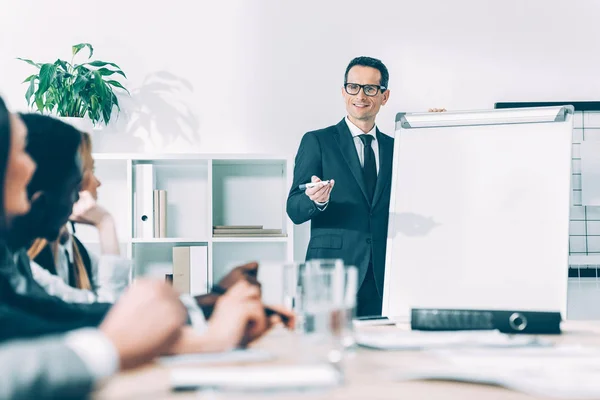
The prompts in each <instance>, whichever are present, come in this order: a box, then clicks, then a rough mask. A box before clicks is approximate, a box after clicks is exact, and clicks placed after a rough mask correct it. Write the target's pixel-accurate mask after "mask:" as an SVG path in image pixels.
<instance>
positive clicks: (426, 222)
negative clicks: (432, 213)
mask: <svg viewBox="0 0 600 400" xmlns="http://www.w3.org/2000/svg"><path fill="white" fill-rule="evenodd" d="M390 224H392V226H393V230H394V231H393V232H391V236H392V237H396V235H397V234H398V233H402V234H404V235H405V236H427V235H429V233H430V232H431V231H432V230H433V229H434V228H436V227H438V226H441V225H442V224H440V223H438V222H435V221H434V219H433V217H425V216H423V215H419V214H414V213H390Z"/></svg>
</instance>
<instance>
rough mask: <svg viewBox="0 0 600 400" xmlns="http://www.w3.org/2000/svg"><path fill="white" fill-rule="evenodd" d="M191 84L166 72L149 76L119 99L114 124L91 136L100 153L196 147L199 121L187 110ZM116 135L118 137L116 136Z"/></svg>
mask: <svg viewBox="0 0 600 400" xmlns="http://www.w3.org/2000/svg"><path fill="white" fill-rule="evenodd" d="M193 92H194V88H193V86H192V84H191V83H190V82H189V81H187V80H185V79H183V78H180V77H178V76H176V75H174V74H172V73H170V72H167V71H158V72H154V73H152V74H150V75H148V76H147V77H146V78H145V79H144V81H143V83H142V84H141V85H140V87H138V88H135V89H133V90H132V91H131V97H129V96H122V97H120V98H119V103H120V105H121V113H120V114H119V116H118V118H117V119H116V120H115V123H114V124H111V125H110V126H109V127H105V128H104V129H103V130H102V132H101V133H98V134H96V135H95V137H94V147H95V149H94V150H95V151H99V152H177V151H181V150H182V149H183V151H186V152H189V151H190V150H194V149H196V148H198V147H199V144H200V135H199V128H200V121H199V119H198V116H197V115H196V114H195V113H194V112H193V111H192V109H191V107H190V103H191V97H192V95H193ZM117 136H118V137H117Z"/></svg>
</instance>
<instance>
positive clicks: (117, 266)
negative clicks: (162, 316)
mask: <svg viewBox="0 0 600 400" xmlns="http://www.w3.org/2000/svg"><path fill="white" fill-rule="evenodd" d="M88 255H89V257H90V262H91V271H92V276H90V283H91V285H92V290H91V291H90V290H81V289H77V288H73V287H71V286H69V262H70V263H71V265H72V264H73V240H72V239H71V238H69V239H68V240H67V241H66V242H65V243H64V244H61V245H59V246H58V254H57V255H56V273H57V275H58V276H57V275H53V274H51V273H50V272H48V271H47V270H46V269H44V268H42V267H41V266H40V265H38V264H37V263H36V262H35V261H33V260H31V272H32V273H33V277H34V278H35V280H36V281H37V282H38V283H39V284H40V285H41V286H42V287H43V288H44V289H45V290H46V292H48V293H49V294H51V295H53V296H57V297H60V298H61V299H62V300H64V301H66V302H68V303H95V302H103V303H114V302H115V301H116V300H117V299H118V298H119V297H120V296H121V294H122V293H123V291H124V290H125V289H126V288H127V286H129V284H130V283H131V277H132V263H131V260H128V259H126V258H124V257H121V256H118V255H114V254H102V255H101V256H100V257H98V256H97V255H95V254H94V253H92V252H88ZM67 257H68V258H67Z"/></svg>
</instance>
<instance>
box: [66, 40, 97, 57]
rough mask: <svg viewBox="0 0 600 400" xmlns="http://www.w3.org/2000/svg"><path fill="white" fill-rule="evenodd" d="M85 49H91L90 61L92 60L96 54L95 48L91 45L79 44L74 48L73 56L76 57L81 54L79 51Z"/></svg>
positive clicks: (72, 48)
mask: <svg viewBox="0 0 600 400" xmlns="http://www.w3.org/2000/svg"><path fill="white" fill-rule="evenodd" d="M84 47H87V48H89V49H90V55H89V56H88V59H90V58H92V55H93V54H94V48H93V47H92V45H91V44H89V43H79V44H76V45H75V46H72V47H71V50H72V52H73V56H75V55H76V54H77V53H79V51H80V50H81V49H83V48H84Z"/></svg>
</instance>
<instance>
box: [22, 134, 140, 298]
mask: <svg viewBox="0 0 600 400" xmlns="http://www.w3.org/2000/svg"><path fill="white" fill-rule="evenodd" d="M81 139H82V140H81V146H80V147H79V155H80V157H81V160H82V167H83V178H82V181H81V192H80V193H79V200H78V201H77V203H75V205H74V207H73V214H72V215H71V217H70V220H71V223H72V224H73V225H72V226H73V231H74V230H75V229H74V227H75V225H74V223H75V222H77V223H82V224H86V225H92V226H94V227H95V228H96V229H97V230H98V236H99V239H100V250H101V255H100V257H98V256H96V255H95V254H94V253H92V252H88V251H87V249H86V248H85V246H84V245H83V244H82V243H81V242H80V241H79V239H77V237H76V236H75V235H74V234H71V233H70V232H69V229H68V226H65V227H64V228H63V229H62V230H61V233H60V236H59V238H58V240H56V241H53V242H48V241H47V240H46V239H43V238H38V239H36V240H35V241H34V242H33V244H32V245H31V247H30V248H29V250H28V252H27V254H28V255H29V258H30V259H31V260H33V261H32V263H31V269H32V273H33V277H34V278H35V279H36V281H37V282H38V283H39V284H40V285H41V286H42V287H43V288H44V289H46V291H47V292H48V293H50V294H53V295H56V296H59V297H60V298H62V299H63V300H65V301H68V302H75V303H92V302H96V301H106V302H114V301H115V300H116V299H117V298H118V297H119V296H120V294H121V293H122V291H123V290H124V289H125V288H126V287H127V285H128V284H129V282H130V280H131V261H130V260H128V259H126V258H124V257H121V256H120V254H119V253H120V249H119V240H118V238H117V231H116V227H115V222H114V219H113V217H112V216H111V215H110V214H109V213H108V211H106V210H105V209H104V208H102V207H101V206H99V205H98V204H97V203H96V201H97V200H98V188H99V187H100V185H101V182H100V180H99V179H98V177H96V175H95V174H94V159H93V158H92V143H91V138H90V135H89V134H87V133H85V132H82V138H81ZM40 267H41V268H40ZM55 276H58V277H60V280H58V279H56V278H55ZM65 285H68V286H70V287H72V288H76V289H81V290H69V289H70V288H68V287H65Z"/></svg>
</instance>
